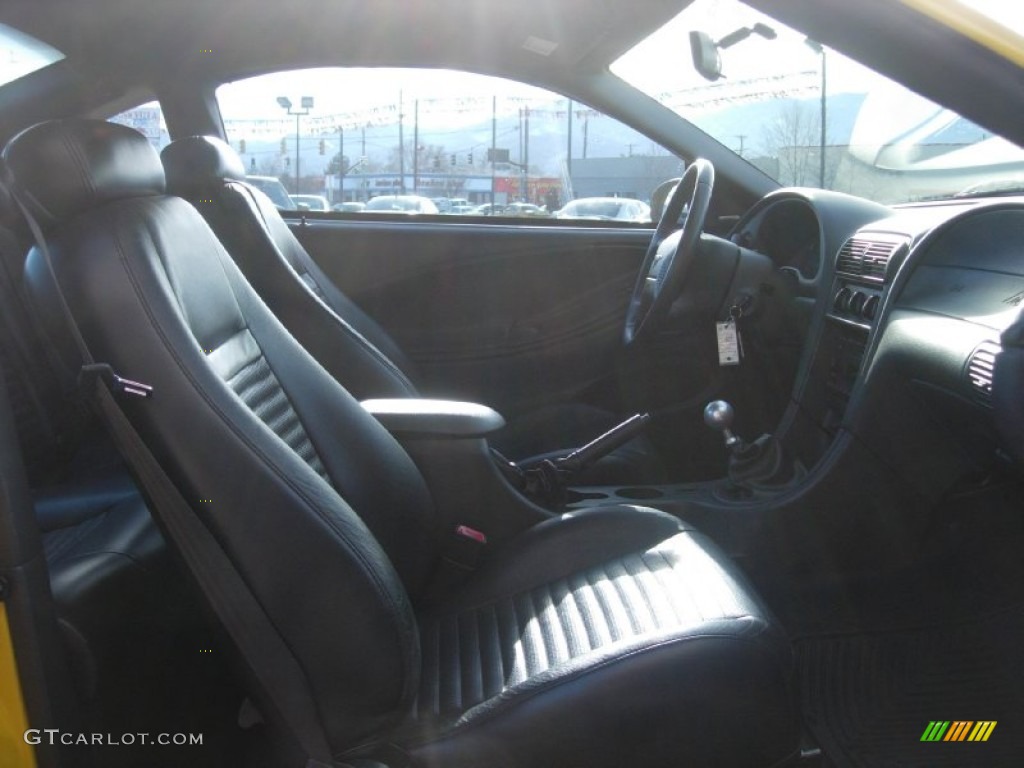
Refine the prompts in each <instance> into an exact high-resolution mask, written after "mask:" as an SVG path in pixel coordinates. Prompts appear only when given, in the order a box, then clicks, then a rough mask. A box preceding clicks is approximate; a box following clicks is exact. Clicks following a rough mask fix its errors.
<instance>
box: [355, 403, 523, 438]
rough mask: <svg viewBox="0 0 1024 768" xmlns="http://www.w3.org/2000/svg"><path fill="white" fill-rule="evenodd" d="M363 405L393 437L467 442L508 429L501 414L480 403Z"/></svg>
mask: <svg viewBox="0 0 1024 768" xmlns="http://www.w3.org/2000/svg"><path fill="white" fill-rule="evenodd" d="M361 405H362V406H363V408H365V409H366V411H367V412H368V413H370V414H371V415H372V416H373V417H374V418H376V419H377V421H379V422H380V423H381V424H382V425H383V426H384V428H385V429H387V430H388V432H391V433H392V434H394V435H405V436H408V437H419V438H430V437H433V438H444V437H450V438H461V439H465V438H471V437H486V436H487V435H490V434H492V433H494V432H497V431H498V430H499V429H501V428H502V427H504V426H505V419H503V418H502V416H501V414H500V413H498V412H497V411H496V410H494V409H493V408H488V407H487V406H486V405H480V404H479V403H463V402H459V401H457V400H426V399H421V398H411V397H406V398H393V399H387V400H384V399H381V400H363V401H362V403H361Z"/></svg>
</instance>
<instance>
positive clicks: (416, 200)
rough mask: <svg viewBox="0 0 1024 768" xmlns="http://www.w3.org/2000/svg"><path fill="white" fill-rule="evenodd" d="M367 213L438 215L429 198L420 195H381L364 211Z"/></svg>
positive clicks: (367, 205)
mask: <svg viewBox="0 0 1024 768" xmlns="http://www.w3.org/2000/svg"><path fill="white" fill-rule="evenodd" d="M363 210H364V211H366V212H367V213H438V210H437V206H436V205H434V201H433V200H431V199H430V198H429V197H420V196H419V195H381V196H379V197H375V198H373V199H372V200H371V201H370V202H368V203H367V204H366V208H364V209H363Z"/></svg>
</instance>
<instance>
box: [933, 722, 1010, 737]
mask: <svg viewBox="0 0 1024 768" xmlns="http://www.w3.org/2000/svg"><path fill="white" fill-rule="evenodd" d="M995 729H996V721H995V720H977V721H975V720H953V721H949V720H932V721H931V722H930V723H928V727H927V728H925V729H924V733H923V734H921V741H988V737H989V736H991V735H992V731H994V730H995Z"/></svg>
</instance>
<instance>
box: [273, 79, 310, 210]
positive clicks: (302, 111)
mask: <svg viewBox="0 0 1024 768" xmlns="http://www.w3.org/2000/svg"><path fill="white" fill-rule="evenodd" d="M277 104H278V106H280V107H281V108H282V109H283V110H285V112H287V113H288V114H289V115H295V194H299V192H300V191H301V190H300V189H299V183H300V181H301V180H302V174H301V170H302V169H301V167H300V166H299V162H300V155H299V120H300V119H301V118H302V116H303V115H308V114H309V111H310V110H311V109H312V108H313V97H312V96H303V97H302V99H301V100H300V104H301V107H300V108H299V109H292V100H291V99H289V98H288V97H287V96H278V97H277Z"/></svg>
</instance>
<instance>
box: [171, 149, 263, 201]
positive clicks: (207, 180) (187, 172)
mask: <svg viewBox="0 0 1024 768" xmlns="http://www.w3.org/2000/svg"><path fill="white" fill-rule="evenodd" d="M160 159H161V160H162V161H163V164H164V173H166V174H167V189H168V191H170V193H171V194H174V195H182V196H184V197H188V196H189V195H188V193H190V192H196V191H201V190H203V189H208V188H209V187H210V186H212V185H218V184H222V183H224V182H225V181H245V165H243V164H242V158H240V157H239V156H238V154H237V153H236V152H235V150H233V149H232V148H231V147H230V146H229V145H228V144H227V143H226V142H224V141H221V140H220V139H218V138H216V137H215V136H188V137H186V138H184V139H178V140H177V141H172V142H171V143H170V144H168V145H167V146H166V147H164V149H163V152H161V153H160Z"/></svg>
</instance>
